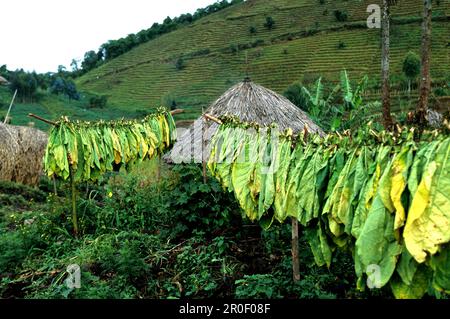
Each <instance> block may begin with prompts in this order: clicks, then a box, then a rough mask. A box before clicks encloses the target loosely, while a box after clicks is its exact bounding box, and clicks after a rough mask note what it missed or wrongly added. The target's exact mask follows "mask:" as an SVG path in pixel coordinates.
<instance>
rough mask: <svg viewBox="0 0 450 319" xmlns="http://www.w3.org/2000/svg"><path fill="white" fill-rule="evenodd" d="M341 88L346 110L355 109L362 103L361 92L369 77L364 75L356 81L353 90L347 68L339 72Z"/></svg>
mask: <svg viewBox="0 0 450 319" xmlns="http://www.w3.org/2000/svg"><path fill="white" fill-rule="evenodd" d="M340 80H341V89H342V94H343V99H344V104H345V109H346V110H357V109H359V107H360V106H361V105H362V103H363V99H362V93H363V92H364V91H365V89H366V87H367V83H368V81H369V78H368V77H367V75H365V76H364V77H363V78H362V79H361V80H360V81H359V83H358V86H357V87H356V89H355V91H354V92H353V90H352V86H351V83H350V79H349V77H348V74H347V70H344V71H342V72H341V76H340Z"/></svg>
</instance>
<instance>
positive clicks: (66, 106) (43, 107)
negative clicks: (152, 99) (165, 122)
mask: <svg viewBox="0 0 450 319" xmlns="http://www.w3.org/2000/svg"><path fill="white" fill-rule="evenodd" d="M40 95H41V98H40V99H39V101H38V102H34V103H22V102H21V101H18V100H16V102H15V103H14V105H13V108H12V110H11V113H10V117H11V124H14V125H29V123H33V125H34V126H35V127H37V128H39V129H42V130H44V131H46V130H48V129H49V128H50V126H49V125H48V124H46V123H44V122H41V121H38V120H35V119H32V118H30V117H28V114H29V113H33V114H36V115H39V116H41V117H44V118H46V119H52V120H55V119H58V118H59V117H61V116H62V115H65V116H69V117H70V118H72V119H78V120H85V121H89V120H97V119H114V118H120V117H137V116H140V115H141V114H139V113H133V112H129V111H124V110H120V109H115V108H107V109H89V108H88V107H87V105H88V101H87V98H86V97H85V96H84V95H82V98H81V99H80V101H74V100H68V99H67V98H66V97H62V96H56V95H53V94H49V93H47V92H41V94H40ZM11 99H12V94H11V92H10V90H9V89H8V88H6V87H1V86H0V120H2V122H3V119H4V117H5V116H6V113H7V111H8V106H9V103H10V101H11Z"/></svg>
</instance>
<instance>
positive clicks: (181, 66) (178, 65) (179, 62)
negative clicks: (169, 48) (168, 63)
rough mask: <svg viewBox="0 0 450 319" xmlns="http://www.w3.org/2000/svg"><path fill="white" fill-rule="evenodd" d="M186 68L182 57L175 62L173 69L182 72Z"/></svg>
mask: <svg viewBox="0 0 450 319" xmlns="http://www.w3.org/2000/svg"><path fill="white" fill-rule="evenodd" d="M185 67H186V63H185V62H184V59H183V58H182V57H180V58H178V60H177V62H175V68H176V69H177V70H178V71H181V70H183V69H184V68H185Z"/></svg>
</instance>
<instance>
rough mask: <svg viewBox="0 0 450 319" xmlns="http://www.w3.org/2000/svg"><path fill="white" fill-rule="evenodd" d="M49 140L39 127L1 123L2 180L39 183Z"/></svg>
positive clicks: (0, 175) (0, 161) (0, 173)
mask: <svg viewBox="0 0 450 319" xmlns="http://www.w3.org/2000/svg"><path fill="white" fill-rule="evenodd" d="M47 141H48V136H47V134H46V133H44V132H41V131H39V130H37V129H34V128H31V127H24V126H12V125H5V124H3V123H0V180H5V181H13V182H16V183H22V184H26V185H32V186H34V185H37V184H38V182H39V177H40V176H41V175H42V164H43V161H42V159H43V157H44V153H45V148H46V147H47Z"/></svg>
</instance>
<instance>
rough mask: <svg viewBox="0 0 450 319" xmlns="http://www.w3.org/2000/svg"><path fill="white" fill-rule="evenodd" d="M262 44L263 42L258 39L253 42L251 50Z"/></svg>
mask: <svg viewBox="0 0 450 319" xmlns="http://www.w3.org/2000/svg"><path fill="white" fill-rule="evenodd" d="M263 44H264V40H262V39H258V40H256V41H254V42H252V48H256V47H257V46H260V45H263Z"/></svg>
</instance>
